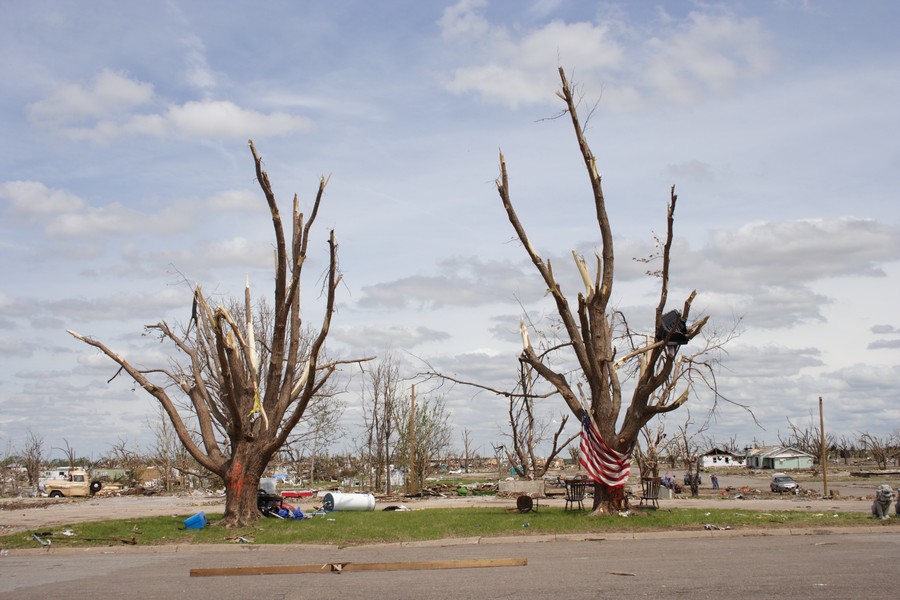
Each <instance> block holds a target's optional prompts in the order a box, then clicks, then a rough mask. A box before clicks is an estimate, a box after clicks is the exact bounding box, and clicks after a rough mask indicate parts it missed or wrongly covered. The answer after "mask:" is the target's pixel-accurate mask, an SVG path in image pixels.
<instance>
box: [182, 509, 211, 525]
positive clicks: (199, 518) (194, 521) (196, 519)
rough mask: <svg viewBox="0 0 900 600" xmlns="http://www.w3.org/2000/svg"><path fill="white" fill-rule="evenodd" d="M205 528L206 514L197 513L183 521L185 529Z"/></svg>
mask: <svg viewBox="0 0 900 600" xmlns="http://www.w3.org/2000/svg"><path fill="white" fill-rule="evenodd" d="M204 527H206V513H203V512H199V513H197V514H196V515H194V516H192V517H188V518H187V519H185V520H184V528H185V529H203V528H204Z"/></svg>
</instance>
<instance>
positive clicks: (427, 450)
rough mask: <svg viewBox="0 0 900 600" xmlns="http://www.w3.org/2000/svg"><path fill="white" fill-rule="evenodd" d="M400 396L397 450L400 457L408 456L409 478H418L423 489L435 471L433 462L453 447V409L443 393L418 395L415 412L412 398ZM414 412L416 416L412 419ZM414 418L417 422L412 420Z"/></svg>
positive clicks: (397, 419)
mask: <svg viewBox="0 0 900 600" xmlns="http://www.w3.org/2000/svg"><path fill="white" fill-rule="evenodd" d="M401 400H402V401H401V402H399V403H398V404H397V405H396V406H395V411H396V412H395V418H396V423H397V425H396V426H397V446H396V449H395V452H396V454H397V456H398V457H403V458H406V459H407V461H406V462H407V464H408V465H409V473H408V475H409V476H410V477H411V479H408V481H412V482H417V484H418V486H419V488H420V489H421V486H423V485H424V484H425V478H426V477H427V476H428V475H429V474H430V473H431V472H432V471H433V469H434V463H435V462H436V461H437V459H438V458H439V457H440V456H441V455H443V454H445V453H446V452H447V450H449V449H450V439H451V436H452V435H453V426H452V425H451V423H450V411H449V410H448V409H447V399H446V398H445V397H444V396H439V395H424V396H422V397H419V398H417V400H416V405H415V415H411V414H410V413H411V411H412V401H411V399H407V398H402V399H401ZM411 416H412V417H414V418H413V419H410V417H411ZM411 420H413V421H414V423H410V421H411ZM411 427H412V428H414V429H411ZM403 458H398V460H403ZM409 458H411V459H412V464H409V460H408V459H409ZM410 491H411V492H412V491H414V490H412V489H411V490H410Z"/></svg>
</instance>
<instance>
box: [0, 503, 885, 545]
mask: <svg viewBox="0 0 900 600" xmlns="http://www.w3.org/2000/svg"><path fill="white" fill-rule="evenodd" d="M187 516H189V515H185V516H183V517H147V518H141V519H126V520H112V521H101V522H93V523H78V524H73V525H67V526H59V527H53V528H52V529H50V530H46V529H45V530H41V531H29V532H21V533H16V534H12V535H7V536H2V537H0V548H4V549H7V548H38V547H40V543H39V542H38V541H37V540H36V539H35V538H34V535H33V534H34V533H37V534H39V535H40V536H41V537H42V538H43V539H45V540H49V541H50V542H51V543H52V544H53V545H55V546H57V547H86V546H109V545H116V546H118V545H124V544H125V543H126V542H127V543H131V542H133V543H135V544H137V545H141V546H152V545H164V544H224V543H239V542H240V540H239V539H238V538H241V537H243V538H245V539H246V540H250V541H252V543H256V544H334V545H339V546H349V545H357V544H372V543H389V542H412V541H422V540H436V539H445V538H466V537H496V536H520V535H521V536H527V535H539V534H564V533H597V534H603V533H604V532H638V531H654V530H702V529H703V528H704V525H705V524H711V525H714V526H717V527H722V528H724V527H730V528H731V529H746V530H750V529H759V528H785V527H791V528H802V527H812V528H815V527H826V526H828V527H834V526H845V527H852V526H860V525H876V524H879V523H883V524H884V526H886V527H900V519H892V520H890V521H886V522H879V521H875V520H873V519H872V518H871V517H870V516H869V515H868V514H867V513H836V512H831V511H830V512H823V513H808V512H795V511H772V512H754V511H735V510H731V509H700V508H697V509H694V508H676V509H661V510H655V511H654V510H646V511H635V512H633V513H632V514H631V516H628V517H621V516H618V515H613V516H605V517H590V516H588V511H584V512H581V511H564V510H563V509H562V508H557V507H541V508H540V509H539V511H537V512H529V513H519V512H517V511H514V510H513V511H510V510H507V509H503V508H495V507H490V508H486V507H476V508H436V509H427V510H414V511H371V512H332V513H328V514H326V515H316V516H315V517H313V518H311V519H304V520H281V519H274V518H261V519H260V520H259V522H258V523H256V524H255V525H254V526H252V527H247V528H243V529H224V528H221V527H216V526H215V523H216V522H217V521H218V519H219V518H220V517H219V516H218V515H211V516H210V517H209V520H210V525H211V526H208V527H206V528H204V529H200V530H185V529H184V519H185V518H186V517H187ZM65 532H69V533H70V535H66V533H65Z"/></svg>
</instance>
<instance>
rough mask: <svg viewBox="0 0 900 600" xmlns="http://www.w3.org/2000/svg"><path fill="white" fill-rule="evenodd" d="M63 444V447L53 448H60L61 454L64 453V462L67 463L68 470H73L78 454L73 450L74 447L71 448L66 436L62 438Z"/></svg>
mask: <svg viewBox="0 0 900 600" xmlns="http://www.w3.org/2000/svg"><path fill="white" fill-rule="evenodd" d="M63 444H64V445H65V447H64V448H54V450H60V451H62V453H63V454H65V456H66V462H67V463H69V464H68V467H69V472H71V471H74V470H75V462H76V460H77V458H78V454H77V453H76V452H75V448H73V447H72V445H71V444H69V440H67V439H66V438H63Z"/></svg>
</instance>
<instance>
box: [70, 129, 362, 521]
mask: <svg viewBox="0 0 900 600" xmlns="http://www.w3.org/2000/svg"><path fill="white" fill-rule="evenodd" d="M249 145H250V151H251V153H252V154H253V159H254V162H255V166H256V176H257V180H258V182H259V185H260V187H261V189H262V192H263V194H264V195H265V198H266V202H267V204H268V208H269V213H270V215H271V219H272V226H273V229H274V233H275V242H276V244H275V296H274V306H273V307H272V310H271V314H267V315H261V316H260V318H259V319H258V322H257V323H254V318H253V306H252V304H251V298H250V284H249V281H248V282H247V286H246V290H245V295H244V306H243V310H242V311H241V310H240V306H238V307H232V310H229V308H226V307H223V306H217V307H212V306H211V305H210V304H209V303H208V302H207V298H206V296H204V294H203V292H202V290H201V289H200V286H197V287H196V288H195V290H194V303H193V309H192V314H191V320H190V322H189V323H188V325H187V327H186V328H180V330H179V331H176V329H174V328H173V327H170V325H169V324H168V323H166V322H165V321H161V322H159V323H157V324H155V325H148V326H147V327H146V329H147V330H148V331H150V332H151V333H154V334H156V335H158V336H159V338H160V339H161V340H163V341H166V342H169V343H171V344H173V346H174V349H175V351H176V356H177V358H173V359H172V360H171V361H170V364H169V365H168V366H167V367H159V368H149V369H143V368H138V367H136V366H134V365H133V364H131V363H130V362H129V361H128V359H127V358H125V357H124V356H121V355H119V354H118V353H116V352H115V351H113V350H112V349H110V348H109V347H107V346H106V345H105V344H103V343H102V342H100V341H98V340H95V339H93V338H91V337H87V336H83V335H80V334H78V333H75V332H73V331H69V333H70V334H71V335H73V336H74V337H75V338H77V339H79V340H81V341H83V342H84V343H86V344H88V345H90V346H93V347H94V348H97V349H98V350H100V351H101V352H103V353H104V354H106V355H107V356H108V357H109V358H111V359H112V360H113V361H115V362H116V363H117V364H118V365H119V367H120V371H121V370H124V371H125V372H126V373H128V375H130V376H131V378H132V379H134V381H135V382H136V383H137V384H138V385H140V386H141V387H142V388H143V389H145V390H146V391H147V392H148V393H149V394H151V395H152V396H153V397H154V398H156V400H157V401H158V402H159V403H160V405H161V406H162V408H163V410H165V412H166V414H167V416H168V418H169V419H170V420H171V421H172V425H173V427H174V429H175V433H176V434H177V435H178V439H179V440H180V442H181V444H182V445H183V446H184V447H185V449H186V450H187V451H188V452H189V453H190V454H191V456H193V457H194V459H196V460H197V462H198V463H200V465H202V466H203V467H205V468H206V469H208V470H210V471H211V472H213V473H215V474H216V475H217V476H219V477H221V479H222V481H223V482H224V485H225V515H224V517H223V519H222V520H221V522H220V523H221V524H222V525H224V526H226V527H242V526H245V525H248V524H250V523H253V522H255V521H256V520H257V519H258V518H259V514H260V513H259V511H258V510H257V504H256V502H257V492H258V487H259V478H260V476H261V475H262V474H263V473H264V470H265V468H266V466H267V465H268V462H269V459H270V458H271V457H272V455H273V454H274V453H275V452H277V451H278V450H279V449H280V448H281V447H282V446H283V445H284V443H285V441H286V440H287V439H288V437H289V436H290V434H291V432H292V431H293V429H294V427H295V426H296V425H297V423H298V422H299V421H300V419H302V418H303V416H304V413H305V411H306V408H307V406H308V405H309V403H310V401H311V400H313V399H314V397H316V395H317V394H318V393H320V391H321V390H322V389H323V386H325V384H326V383H327V382H328V380H329V378H330V377H331V376H332V375H333V374H334V372H335V371H336V369H337V368H338V367H339V366H340V365H341V364H346V363H352V362H361V361H363V360H368V359H354V360H347V361H330V362H329V361H327V360H326V359H325V357H324V346H325V340H326V338H327V336H328V332H329V328H330V326H331V318H332V315H333V313H334V303H335V291H336V290H337V286H338V284H339V282H340V273H339V271H338V263H337V244H336V243H335V237H334V231H333V230H332V231H331V232H330V234H329V237H328V248H329V262H328V271H327V274H326V283H325V297H326V304H325V308H324V315H323V317H322V321H321V325H320V327H319V330H318V332H317V333H314V334H311V337H310V339H307V338H306V335H305V334H304V332H303V331H302V330H301V323H302V321H301V313H300V287H301V285H300V284H301V274H302V272H303V266H304V264H305V262H306V257H307V247H308V244H309V237H310V232H311V229H312V226H313V223H314V222H315V219H316V215H317V214H318V211H319V206H320V203H321V201H322V197H323V195H324V192H325V186H326V184H327V179H326V178H324V177H323V178H321V179H320V181H319V188H318V192H317V193H316V198H315V201H314V204H313V207H312V213H311V215H310V218H309V220H308V221H307V222H306V223H304V216H303V213H301V212H300V202H299V198H298V197H297V196H296V195H295V196H294V204H293V216H292V218H291V221H290V227H291V232H290V233H291V235H292V240H286V239H285V234H284V228H283V225H282V220H281V214H280V212H279V210H278V206H277V203H276V199H275V194H274V192H273V191H272V186H271V184H270V182H269V176H268V174H267V173H266V171H265V170H264V169H263V167H262V159H261V158H260V156H259V154H257V152H256V148H255V146H254V145H253V142H252V140H251V141H250V142H249ZM239 312H243V314H239ZM269 319H271V320H270V321H269ZM262 321H265V322H262ZM257 327H261V328H262V329H263V330H264V335H261V336H260V338H257V337H256V333H255V330H256V329H257ZM263 338H264V339H263ZM181 406H186V407H188V408H187V410H180V407H181ZM195 427H196V429H197V430H198V431H196V435H194V434H195V429H194V428H195Z"/></svg>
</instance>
